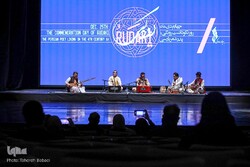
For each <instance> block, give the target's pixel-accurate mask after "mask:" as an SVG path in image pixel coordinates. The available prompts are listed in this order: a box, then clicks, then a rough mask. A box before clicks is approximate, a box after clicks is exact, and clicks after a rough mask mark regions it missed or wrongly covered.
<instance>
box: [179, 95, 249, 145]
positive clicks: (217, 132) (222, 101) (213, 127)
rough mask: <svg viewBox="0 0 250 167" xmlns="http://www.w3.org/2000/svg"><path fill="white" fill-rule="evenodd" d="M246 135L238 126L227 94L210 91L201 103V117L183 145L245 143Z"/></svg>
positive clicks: (184, 139) (183, 141)
mask: <svg viewBox="0 0 250 167" xmlns="http://www.w3.org/2000/svg"><path fill="white" fill-rule="evenodd" d="M246 143H247V138H246V136H245V135H244V134H243V133H242V131H241V130H240V129H239V128H238V127H237V125H236V123H235V120H234V117H233V115H232V114H231V112H230V109H229V107H228V104H227V101H226V98H225V96H224V95H223V94H222V93H220V92H210V93H208V95H206V96H205V97H204V99H203V101H202V105H201V119H200V122H199V123H198V124H197V125H196V126H195V128H194V131H193V132H192V133H191V134H190V135H189V136H187V137H185V138H183V140H182V142H181V143H180V146H181V147H189V146H191V145H192V144H205V145H222V146H224V145H226V146H233V145H244V144H246Z"/></svg>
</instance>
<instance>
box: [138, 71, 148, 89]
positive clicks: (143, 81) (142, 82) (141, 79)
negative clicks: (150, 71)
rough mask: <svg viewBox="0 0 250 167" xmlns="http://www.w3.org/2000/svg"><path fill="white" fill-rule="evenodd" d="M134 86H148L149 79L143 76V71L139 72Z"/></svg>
mask: <svg viewBox="0 0 250 167" xmlns="http://www.w3.org/2000/svg"><path fill="white" fill-rule="evenodd" d="M136 86H150V83H149V80H148V79H147V78H146V77H145V72H141V74H140V77H139V78H137V79H136Z"/></svg>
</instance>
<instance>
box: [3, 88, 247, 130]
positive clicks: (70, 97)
mask: <svg viewBox="0 0 250 167" xmlns="http://www.w3.org/2000/svg"><path fill="white" fill-rule="evenodd" d="M222 93H223V94H224V95H225V97H226V99H227V101H228V104H229V107H230V109H231V112H232V114H233V116H234V117H235V120H236V123H237V125H239V126H250V103H249V102H250V92H232V91H222ZM204 96H205V95H189V94H181V95H169V94H162V93H159V92H153V93H132V92H125V91H124V92H121V93H107V92H103V91H98V90H95V91H89V92H86V93H83V94H72V93H67V92H65V90H60V89H35V90H16V91H2V92H0V99H1V103H0V107H1V112H0V115H1V117H0V123H23V122H24V120H23V117H22V114H21V107H22V105H23V104H24V103H25V102H26V101H27V100H39V101H40V102H41V103H42V105H43V107H44V112H45V113H46V114H50V115H57V116H59V117H60V118H61V119H64V118H68V117H71V118H72V119H73V121H74V122H75V124H87V123H88V116H89V114H90V113H91V112H94V111H96V112H98V113H99V114H100V115H101V120H100V124H103V125H111V124H112V120H113V116H114V115H115V114H118V113H120V114H123V115H124V117H125V120H126V124H127V125H134V124H135V121H136V119H137V117H135V116H134V110H138V109H146V110H148V112H149V115H150V118H151V119H152V120H153V122H154V123H155V124H156V125H160V124H161V114H162V109H163V107H164V106H165V105H166V104H169V103H176V104H178V105H179V107H180V109H181V115H180V120H179V122H178V125H180V126H193V125H195V124H197V123H198V122H199V120H200V106H201V102H202V99H203V98H204Z"/></svg>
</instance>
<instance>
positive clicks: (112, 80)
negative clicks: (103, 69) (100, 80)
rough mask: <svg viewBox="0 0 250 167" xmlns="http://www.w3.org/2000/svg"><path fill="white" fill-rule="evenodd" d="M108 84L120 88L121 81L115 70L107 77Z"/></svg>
mask: <svg viewBox="0 0 250 167" xmlns="http://www.w3.org/2000/svg"><path fill="white" fill-rule="evenodd" d="M108 86H120V87H121V90H122V81H121V78H120V77H119V76H118V72H117V70H114V71H113V75H112V76H110V77H109V79H108Z"/></svg>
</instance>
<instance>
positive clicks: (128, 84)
mask: <svg viewBox="0 0 250 167" xmlns="http://www.w3.org/2000/svg"><path fill="white" fill-rule="evenodd" d="M134 83H136V81H134V82H129V83H127V84H126V89H125V92H128V87H129V86H130V85H131V84H134Z"/></svg>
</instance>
